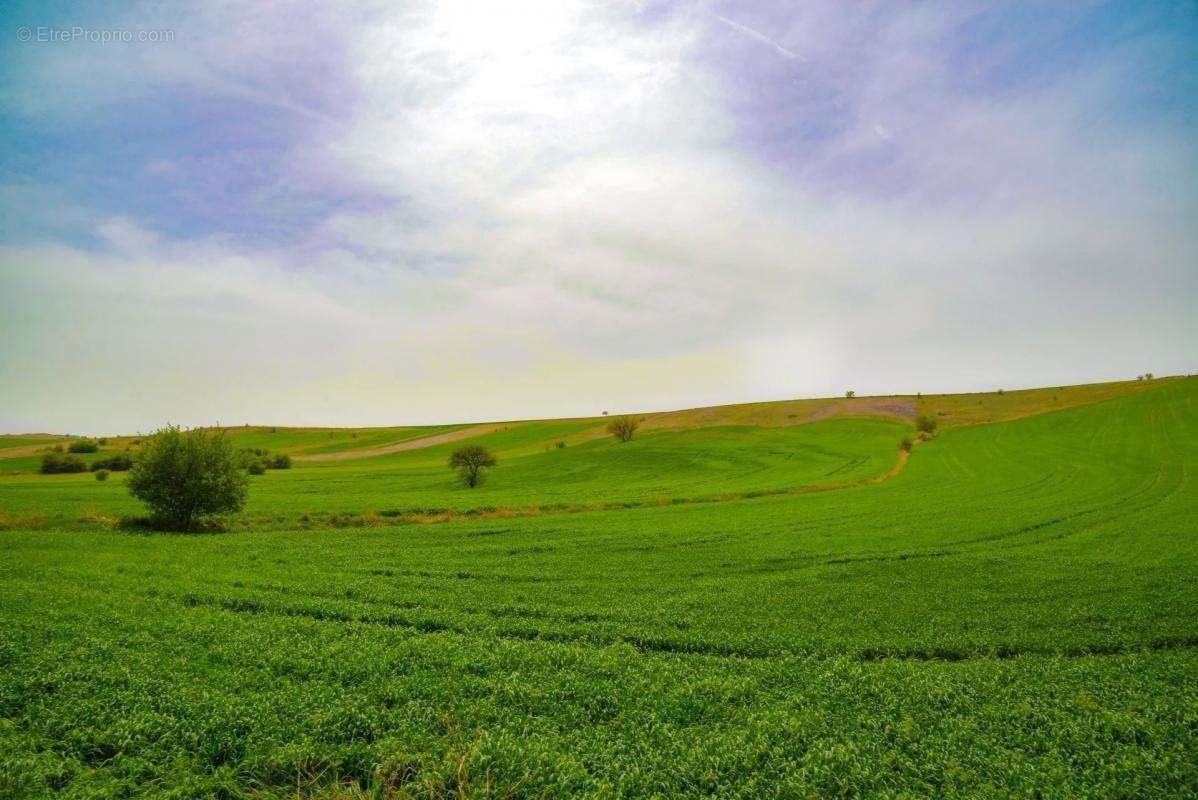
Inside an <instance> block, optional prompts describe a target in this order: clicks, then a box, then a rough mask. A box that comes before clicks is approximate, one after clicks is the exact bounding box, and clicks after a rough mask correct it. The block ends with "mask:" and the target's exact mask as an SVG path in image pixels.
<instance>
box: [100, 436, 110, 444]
mask: <svg viewBox="0 0 1198 800" xmlns="http://www.w3.org/2000/svg"><path fill="white" fill-rule="evenodd" d="M100 444H102V445H105V444H108V437H107V436H101V437H100Z"/></svg>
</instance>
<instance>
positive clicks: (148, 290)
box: [0, 0, 1198, 432]
mask: <svg viewBox="0 0 1198 800" xmlns="http://www.w3.org/2000/svg"><path fill="white" fill-rule="evenodd" d="M75 29H78V31H79V34H78V35H72V34H70V33H68V34H67V35H68V37H69V38H68V39H67V40H66V41H47V40H46V39H47V38H50V37H52V36H53V33H51V31H53V30H57V31H67V32H72V31H74V30H75ZM22 30H25V31H27V32H28V35H29V38H30V41H23V40H22V38H23V37H22ZM104 32H117V34H119V36H118V38H119V37H120V36H123V37H125V38H127V39H129V41H89V38H96V37H99V36H101V35H102V34H103V33H104ZM0 35H3V36H6V37H8V39H9V42H8V43H7V44H6V45H5V47H4V48H3V49H2V50H0V109H2V111H0V143H2V144H0V314H2V316H0V374H3V375H4V376H5V380H4V382H3V385H2V387H0V430H8V431H23V430H34V429H44V430H59V431H62V430H69V431H80V432H84V431H86V432H117V431H128V430H139V429H149V428H152V427H155V426H157V425H159V424H161V423H163V422H165V421H167V420H172V421H176V422H183V423H188V424H200V423H208V422H213V421H217V420H220V421H222V422H242V421H260V422H277V423H297V424H298V423H309V424H398V423H407V422H412V423H417V422H438V421H450V420H462V419H486V418H511V417H529V416H546V415H569V414H590V413H594V412H596V411H597V410H603V409H612V408H614V409H650V408H667V407H680V406H692V405H700V404H709V403H719V402H735V401H747V400H760V399H770V398H781V397H792V396H808V395H823V394H838V393H840V392H842V391H843V390H844V389H846V388H855V389H856V390H857V392H858V393H859V394H864V393H869V392H886V393H888V392H914V391H925V392H927V391H938V390H940V391H943V390H980V389H987V388H998V387H1000V386H1005V387H1014V386H1023V385H1047V384H1058V383H1066V382H1076V381H1084V380H1098V379H1107V378H1121V377H1128V376H1134V375H1135V374H1138V373H1140V372H1143V371H1145V370H1151V371H1154V372H1156V373H1158V374H1166V373H1171V372H1188V371H1191V370H1192V369H1193V368H1194V364H1193V354H1194V353H1196V352H1198V330H1196V326H1195V322H1194V318H1195V316H1196V315H1195V314H1194V312H1193V309H1194V307H1195V301H1198V255H1196V253H1198V249H1196V245H1198V225H1196V221H1198V189H1196V188H1195V187H1198V144H1196V143H1198V108H1196V102H1198V69H1195V65H1196V63H1198V11H1196V10H1195V6H1194V4H1193V3H1019V4H1011V3H940V4H936V3H927V4H895V3H860V4H858V3H852V4H850V3H841V2H810V3H802V4H795V3H763V2H752V3H664V2H649V0H645V2H622V3H610V4H605V3H597V2H581V3H573V2H505V3H501V4H492V5H479V4H472V3H467V2H458V3H454V2H445V3H376V2H368V3H346V4H343V5H340V6H339V7H338V8H336V9H325V10H319V11H313V10H312V9H310V8H309V6H308V4H303V3H285V2H279V3H275V2H271V3H262V4H254V5H252V6H246V5H245V4H237V3H227V2H199V3H186V4H184V3H170V2H166V3H161V2H157V3H145V4H125V5H122V4H117V3H113V4H90V3H89V4H80V5H75V4H69V3H64V4H61V5H56V6H54V7H53V8H52V9H47V8H46V7H44V4H34V3H29V4H21V3H16V4H7V5H6V6H5V7H4V8H3V10H0ZM110 36H111V34H110ZM68 386H69V387H71V390H70V391H67V390H66V389H65V387H68Z"/></svg>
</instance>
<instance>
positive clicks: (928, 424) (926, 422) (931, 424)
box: [915, 416, 937, 433]
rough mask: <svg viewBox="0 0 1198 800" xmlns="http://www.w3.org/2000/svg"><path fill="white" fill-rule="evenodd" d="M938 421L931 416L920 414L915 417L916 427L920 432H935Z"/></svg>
mask: <svg viewBox="0 0 1198 800" xmlns="http://www.w3.org/2000/svg"><path fill="white" fill-rule="evenodd" d="M936 426H937V422H936V420H934V419H932V418H931V417H925V416H919V417H916V418H915V427H916V429H917V430H918V431H919V432H920V433H935V432H936Z"/></svg>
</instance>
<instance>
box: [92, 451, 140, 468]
mask: <svg viewBox="0 0 1198 800" xmlns="http://www.w3.org/2000/svg"><path fill="white" fill-rule="evenodd" d="M101 469H106V470H109V471H111V472H124V471H125V470H129V469H133V456H131V455H129V454H128V453H117V454H116V455H111V456H109V457H108V458H98V459H96V460H95V461H93V462H92V471H93V472H94V471H96V470H101Z"/></svg>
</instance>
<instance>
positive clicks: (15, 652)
mask: <svg viewBox="0 0 1198 800" xmlns="http://www.w3.org/2000/svg"><path fill="white" fill-rule="evenodd" d="M858 423H867V424H869V421H865V420H863V421H853V422H841V421H836V422H829V423H821V425H827V426H832V427H827V428H824V430H828V431H834V430H837V428H835V427H834V426H836V425H842V426H843V425H849V426H855V425H857V424H858ZM878 424H881V425H885V423H878ZM811 427H814V426H804V428H811ZM804 428H797V429H793V433H795V434H796V435H798V434H799V433H801V432H802V431H803V430H804ZM787 430H790V429H787ZM816 430H821V429H820V428H816ZM840 430H849V428H841V429H840ZM852 430H855V431H864V430H866V429H857V428H853V429H852ZM757 433H758V432H755V431H751V430H748V429H725V430H717V431H709V432H706V433H704V432H702V431H695V432H691V433H690V434H689V435H690V437H691V438H687V436H686V435H685V434H659V435H658V436H660V437H662V438H657V437H656V436H654V437H650V436H646V437H644V438H643V439H642V440H639V441H641V444H640V448H641V451H639V452H641V453H642V454H643V459H644V460H645V462H650V461H652V460H653V459H657V458H666V457H667V456H666V455H665V451H666V450H670V449H674V447H677V448H678V449H680V450H683V449H685V448H686V447H691V448H693V451H692V453H693V454H698V453H701V452H703V451H704V450H708V451H713V452H723V453H724V455H725V456H726V454H727V452H731V451H732V450H734V449H735V448H733V447H732V446H731V445H729V444H727V442H730V441H736V440H737V439H738V438H739V437H741V436H748V435H757ZM862 435H863V436H865V434H862ZM887 435H889V433H888V434H887ZM668 436H680V437H681V438H679V439H677V440H671V439H669V438H665V437H668ZM704 437H711V438H710V439H705V438H704ZM866 438H868V437H867V436H866ZM634 443H635V442H634ZM512 444H513V447H514V448H516V449H518V448H519V447H520V446H522V445H520V443H519V442H518V441H515V440H513V442H512ZM775 444H777V443H776V442H774V443H771V444H770V447H772V446H774V445H775ZM621 447H624V446H621ZM891 447H893V445H891ZM588 448H589V449H590V450H592V451H593V452H591V453H588ZM654 448H660V449H659V450H656V451H655V450H654ZM746 449H747V450H748V451H750V452H751V453H752V454H753V455H752V457H750V458H747V459H746V462H745V463H750V462H754V461H757V460H760V459H765V456H763V455H762V453H763V452H765V451H767V450H768V449H769V447H765V446H758V445H754V446H753V447H748V448H746ZM832 449H834V448H832ZM571 451H573V452H571ZM637 452H638V451H637V450H636V449H634V448H629V449H626V450H621V449H618V448H616V447H612V446H607V447H603V446H602V443H598V442H597V443H595V444H593V445H580V446H578V447H576V448H567V449H566V450H564V451H554V452H552V453H549V454H546V453H541V454H540V455H532V454H530V455H529V456H527V457H525V460H526V462H527V464H528V465H529V466H528V467H527V469H528V470H530V471H531V470H534V469H540V468H541V466H543V465H546V464H549V463H550V462H549V461H545V460H538V459H542V458H545V457H546V456H549V457H560V458H562V459H565V458H568V457H572V458H577V459H582V458H583V457H584V456H589V457H591V458H593V460H594V461H595V462H596V463H599V464H603V463H605V462H603V459H604V458H612V457H619V458H621V459H628V461H627V462H611V464H610V469H611V470H612V472H605V468H604V467H601V466H592V467H587V468H586V469H583V468H582V462H581V461H579V462H578V463H577V464H576V465H575V466H577V467H578V468H579V469H580V470H581V477H580V478H579V485H580V486H587V485H590V483H591V478H592V476H593V477H594V480H595V481H598V482H600V483H601V482H602V481H603V480H604V479H605V477H604V476H605V475H609V474H620V473H621V472H622V471H623V470H626V469H627V470H631V471H635V469H636V464H637V463H638V461H639V457H636V456H634V455H629V453H637ZM813 452H814V451H812V453H813ZM812 453H807V454H805V455H806V456H807V457H809V458H812V459H814V458H815V457H816V456H815V455H813V454H812ZM413 455H414V453H413ZM722 457H723V456H722ZM380 460H382V459H380ZM767 460H768V459H767ZM387 461H388V464H389V465H383V466H376V468H377V469H378V471H379V474H381V475H387V474H391V473H396V472H400V471H402V469H403V467H402V464H403V463H404V459H403V458H402V457H401V454H397V455H396V456H393V457H387ZM515 461H518V458H517V459H513V462H515ZM701 462H702V459H701V457H699V456H698V455H694V457H693V458H692V459H691V460H690V461H686V460H685V459H684V461H683V462H682V464H683V465H682V466H681V467H679V468H678V469H677V470H669V471H670V472H674V471H677V472H679V473H682V474H688V473H692V472H697V473H702V472H703V470H704V469H705V467H704V466H703V465H702V463H701ZM534 464H535V465H541V466H536V467H534V466H533V465H534ZM341 468H343V467H333V466H322V467H320V468H319V469H318V468H313V469H312V470H311V471H310V472H309V474H311V475H324V474H326V473H327V474H328V475H330V476H335V475H336V474H338V470H339V469H341ZM346 468H349V469H352V468H353V465H352V464H351V465H350V466H349V467H346ZM413 468H415V467H413ZM517 468H518V465H516V464H513V467H512V469H513V471H516V470H517ZM1196 469H1198V381H1194V380H1190V381H1181V382H1174V383H1171V384H1168V385H1161V386H1158V387H1155V388H1153V389H1152V390H1150V391H1146V392H1142V393H1138V394H1135V395H1133V396H1129V397H1125V398H1122V399H1117V400H1112V401H1110V402H1105V403H1099V404H1095V405H1091V406H1084V407H1081V408H1076V409H1073V410H1069V411H1063V412H1058V413H1053V414H1046V415H1042V416H1037V417H1032V418H1029V419H1023V420H1019V421H1014V422H1007V423H1003V424H998V425H986V426H977V427H966V428H961V429H957V430H949V431H946V432H944V433H943V434H941V435H940V436H939V437H937V438H936V439H934V440H932V441H930V442H927V443H925V444H923V445H921V446H920V447H918V448H917V449H916V451H915V453H914V454H913V455H912V457H911V459H910V462H909V464H908V466H907V468H906V469H905V470H904V471H903V472H902V473H900V474H899V475H898V476H896V477H894V478H892V479H891V480H888V481H886V482H883V483H879V484H873V485H867V486H862V487H860V488H854V489H846V490H840V491H832V492H824V493H818V494H805V495H785V496H777V497H764V498H759V499H754V500H740V501H734V502H723V503H711V504H706V505H682V506H666V507H653V508H644V509H634V510H627V511H604V512H586V513H579V514H571V515H548V516H542V517H528V518H515V519H504V520H483V521H462V522H451V523H446V524H442V525H435V526H402V527H397V528H393V529H377V530H355V531H343V530H332V531H328V530H322V531H309V532H300V531H292V532H286V531H249V532H243V533H236V534H221V535H203V536H167V535H145V536H136V535H129V534H122V533H115V532H108V531H103V532H90V531H82V532H69V533H68V532H50V531H24V532H22V531H10V532H6V533H0V547H2V548H3V549H2V551H0V667H2V670H0V765H2V766H0V787H2V788H0V792H3V791H4V790H7V791H8V792H9V793H10V794H13V795H17V796H38V795H44V796H48V795H49V794H50V793H51V792H52V791H54V790H57V791H58V792H60V794H61V796H67V797H74V796H104V795H117V794H121V793H127V794H157V795H161V796H201V795H223V796H246V797H250V796H256V797H276V796H277V797H282V796H288V797H290V796H296V795H297V794H298V795H305V794H311V793H317V794H319V793H323V794H326V795H328V796H352V795H354V794H356V793H358V792H362V793H373V794H375V795H379V796H384V795H387V794H388V792H390V793H391V795H392V796H404V795H405V794H406V795H411V796H427V797H447V796H461V795H464V796H508V797H562V796H571V795H585V796H596V797H617V796H622V797H646V796H695V795H718V796H745V797H792V796H797V797H806V796H929V795H943V796H1018V797H1032V796H1059V797H1075V796H1080V797H1085V796H1093V797H1115V796H1119V797H1127V796H1192V795H1193V794H1194V793H1196V792H1198V678H1196V677H1195V676H1196V675H1198V652H1196V649H1195V648H1196V646H1198V622H1196V620H1198V580H1196V578H1198V537H1196V536H1195V530H1194V523H1193V520H1194V519H1198V492H1196V491H1195V485H1194V475H1195V470H1196ZM770 470H771V467H767V468H766V469H765V470H764V471H763V474H772V473H771V472H770ZM717 472H718V470H717ZM498 473H499V471H498V470H497V471H496V479H498ZM301 474H302V472H301V471H298V470H297V471H296V472H295V473H294V475H295V476H299V475H301ZM551 474H553V475H557V474H560V473H558V472H556V471H553V472H552V473H551ZM737 474H741V475H744V476H746V477H745V478H744V480H745V481H746V485H747V484H748V483H749V482H751V478H750V477H748V476H751V475H752V474H754V473H751V472H743V473H737ZM277 476H279V477H282V473H278V474H277ZM66 477H67V478H69V477H70V476H66ZM268 477H270V478H272V479H273V478H275V477H276V475H271V476H268ZM330 479H332V478H330ZM528 479H529V481H530V483H531V482H535V481H541V480H542V477H538V476H537V475H536V474H535V473H532V472H530V473H529V477H528ZM26 480H28V479H25V478H7V479H4V480H3V481H0V492H2V493H4V494H0V502H3V500H4V499H7V498H8V497H11V496H13V495H14V494H17V493H20V492H25V491H26V489H24V488H21V489H18V490H16V491H14V490H13V488H12V487H13V486H14V485H20V486H22V487H23V486H24V483H23V482H24V481H26ZM37 480H40V481H42V483H43V484H44V485H48V486H52V487H55V488H54V489H51V490H47V492H46V494H45V495H44V496H43V502H44V504H45V507H46V508H47V509H50V508H53V505H54V503H55V502H57V501H56V500H55V499H54V498H55V496H56V495H55V494H54V491H55V490H57V491H60V492H66V493H69V492H70V491H73V490H72V489H67V488H64V487H70V486H71V485H72V484H71V483H70V482H69V481H67V480H61V481H60V480H59V479H58V478H57V477H55V479H54V480H51V479H50V478H49V477H47V478H44V479H43V478H39V479H37ZM358 480H359V482H368V481H369V480H371V479H370V478H368V477H366V476H365V475H363V476H361V477H360V478H359V479H358ZM14 482H16V483H14ZM80 485H82V483H80ZM265 485H266V484H260V485H256V486H255V488H256V489H258V490H259V493H261V490H262V489H263V488H264V487H265ZM759 485H765V484H759ZM172 791H173V792H174V794H173V795H171V794H170V792H172ZM455 793H459V794H455Z"/></svg>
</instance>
